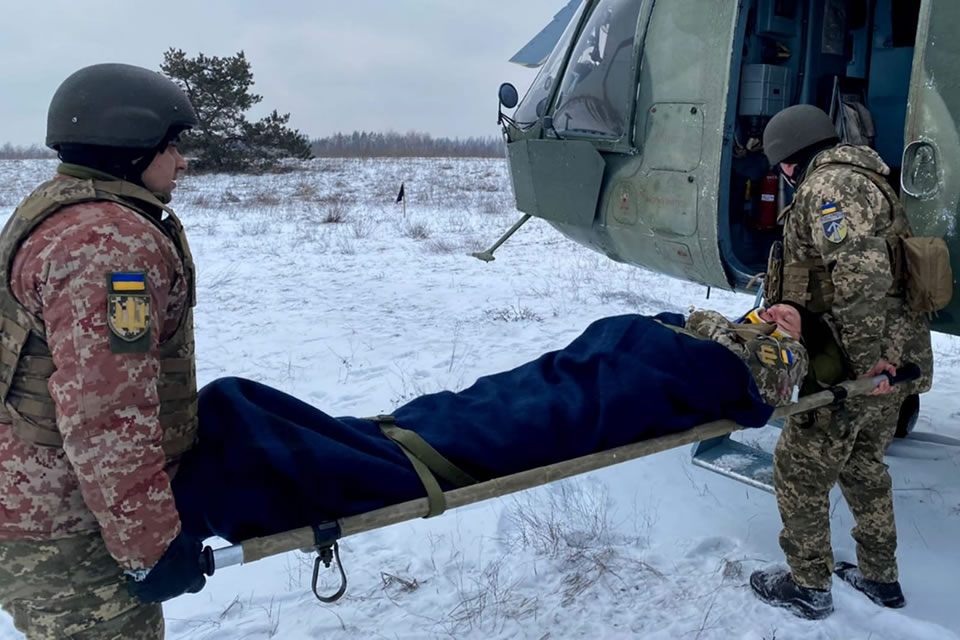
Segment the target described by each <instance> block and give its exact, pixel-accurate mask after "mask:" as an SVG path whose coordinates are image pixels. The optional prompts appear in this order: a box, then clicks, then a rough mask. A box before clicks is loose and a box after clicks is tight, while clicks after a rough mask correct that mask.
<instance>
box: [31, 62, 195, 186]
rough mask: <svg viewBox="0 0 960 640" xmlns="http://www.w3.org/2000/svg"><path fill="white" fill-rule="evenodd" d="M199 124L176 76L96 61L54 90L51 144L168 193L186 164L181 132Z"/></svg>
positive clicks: (64, 154) (78, 160)
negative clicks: (179, 146)
mask: <svg viewBox="0 0 960 640" xmlns="http://www.w3.org/2000/svg"><path fill="white" fill-rule="evenodd" d="M196 125H197V116H196V113H195V112H194V110H193V106H192V105H191V104H190V100H188V99H187V96H186V95H185V94H184V93H183V91H182V90H181V89H180V87H178V86H177V85H176V84H175V83H174V82H173V81H172V80H170V79H168V78H166V77H165V76H163V75H162V74H160V73H158V72H156V71H151V70H149V69H144V68H142V67H135V66H132V65H128V64H112V63H111V64H97V65H93V66H90V67H85V68H83V69H80V70H79V71H77V72H75V73H73V74H72V75H70V76H69V77H68V78H67V79H66V80H64V81H63V83H62V84H61V85H60V87H59V88H58V89H57V91H56V93H55V94H54V95H53V99H52V100H51V101H50V109H49V111H48V112H47V140H46V144H47V146H48V147H50V148H51V149H55V150H56V151H57V153H58V155H59V156H60V159H61V160H63V161H64V162H69V163H72V164H79V165H83V166H85V167H89V168H91V169H96V170H99V171H103V172H105V173H108V174H110V175H112V176H114V177H116V178H119V179H121V180H126V181H128V182H132V183H134V184H137V185H140V186H142V187H145V188H147V189H148V190H150V191H152V192H154V193H156V194H157V195H158V196H161V199H164V198H166V199H169V198H170V195H171V193H172V192H173V189H174V188H175V187H176V178H177V175H178V174H179V173H180V172H181V171H183V170H185V169H186V168H187V163H186V161H184V159H183V157H182V156H181V155H180V152H179V151H178V150H177V142H178V140H179V136H180V134H181V133H182V132H183V131H186V130H188V129H191V128H193V127H195V126H196Z"/></svg>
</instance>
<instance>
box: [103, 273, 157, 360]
mask: <svg viewBox="0 0 960 640" xmlns="http://www.w3.org/2000/svg"><path fill="white" fill-rule="evenodd" d="M107 326H109V327H110V350H111V351H112V352H113V353H136V352H144V351H148V350H149V349H150V294H149V292H148V291H147V275H146V273H144V272H142V271H113V272H110V273H108V274H107Z"/></svg>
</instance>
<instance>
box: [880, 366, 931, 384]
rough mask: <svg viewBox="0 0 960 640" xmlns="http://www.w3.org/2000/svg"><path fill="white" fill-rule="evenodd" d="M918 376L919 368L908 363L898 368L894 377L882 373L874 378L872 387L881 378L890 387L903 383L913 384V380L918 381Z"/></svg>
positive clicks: (919, 373)
mask: <svg viewBox="0 0 960 640" xmlns="http://www.w3.org/2000/svg"><path fill="white" fill-rule="evenodd" d="M920 375H921V371H920V366H919V365H917V364H915V363H913V362H910V363H907V364H905V365H903V366H902V367H898V368H897V375H895V376H892V375H890V374H889V373H887V372H884V373H882V374H880V375H879V376H876V377H875V378H874V379H873V380H874V385H877V384H879V383H880V381H881V380H882V379H883V378H886V379H887V381H888V382H889V383H890V385H891V386H892V385H897V384H903V383H904V382H913V381H914V380H918V379H919V378H920Z"/></svg>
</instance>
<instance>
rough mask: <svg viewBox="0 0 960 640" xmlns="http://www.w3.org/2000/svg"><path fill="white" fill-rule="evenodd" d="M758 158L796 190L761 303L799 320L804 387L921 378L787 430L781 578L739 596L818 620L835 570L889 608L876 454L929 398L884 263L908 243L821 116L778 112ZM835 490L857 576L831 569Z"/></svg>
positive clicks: (911, 320) (900, 294)
mask: <svg viewBox="0 0 960 640" xmlns="http://www.w3.org/2000/svg"><path fill="white" fill-rule="evenodd" d="M764 150H765V153H766V154H767V157H768V159H769V160H770V163H771V164H772V165H779V166H780V169H781V171H782V173H783V175H784V176H785V177H786V178H787V180H788V181H789V182H790V183H791V184H792V185H794V187H795V188H796V192H795V195H794V199H793V203H792V204H791V206H790V207H788V208H787V209H786V210H785V212H784V219H783V224H784V229H783V234H784V238H783V243H782V247H779V246H776V245H775V247H774V250H773V251H772V252H771V266H770V268H769V269H768V273H767V277H766V282H765V287H766V291H765V296H766V298H767V300H768V302H785V303H789V304H792V305H795V306H796V307H797V308H798V309H800V310H802V311H803V313H804V314H805V316H806V317H805V320H804V327H805V329H804V332H803V337H804V341H805V345H806V347H807V349H808V351H809V352H810V356H811V363H812V364H811V369H812V371H813V374H814V376H813V378H814V379H813V380H812V386H814V387H815V386H816V385H817V384H832V383H835V382H838V381H840V380H842V379H845V378H857V377H864V376H872V375H876V374H879V373H881V372H883V371H887V372H891V373H894V372H895V367H896V366H897V365H900V364H903V363H906V362H914V363H917V364H918V365H919V366H920V368H921V371H922V372H923V376H922V378H921V380H919V381H918V382H917V383H915V384H913V385H911V386H909V387H907V388H906V389H905V390H901V389H899V388H898V389H896V390H893V389H891V388H890V387H889V386H888V385H887V384H886V383H883V384H882V385H880V387H878V389H877V390H875V392H874V395H871V396H867V397H863V398H856V399H851V400H848V401H847V402H846V403H845V404H844V406H842V407H840V408H823V409H818V410H816V411H814V412H812V413H811V414H808V415H802V416H795V417H792V418H790V419H789V420H788V421H787V424H786V425H785V427H784V429H783V432H782V434H781V436H780V440H779V442H778V443H777V447H776V450H775V453H774V484H775V488H776V495H777V505H778V507H779V509H780V515H781V518H782V520H783V529H782V532H781V534H780V546H781V547H782V548H783V551H784V554H785V555H786V559H787V563H788V564H789V566H790V570H791V571H790V572H786V571H784V570H778V569H771V570H763V571H758V572H756V573H754V574H753V576H751V580H750V582H751V586H752V587H753V590H754V592H755V593H756V594H757V595H758V596H759V597H760V598H761V599H762V600H764V601H766V602H768V603H770V604H774V605H776V606H782V607H786V608H788V609H790V610H792V611H793V612H794V613H796V614H797V615H800V616H804V617H808V618H822V617H825V616H827V615H829V614H830V612H831V611H832V610H833V601H832V598H831V595H830V586H831V572H834V570H835V569H836V573H837V575H838V576H839V577H841V578H843V579H844V580H846V581H848V582H850V583H851V584H852V585H853V586H854V587H856V588H857V589H859V590H860V591H862V592H863V593H865V594H866V595H867V596H868V597H870V598H871V599H872V600H873V601H875V602H877V603H878V604H881V605H883V606H888V607H900V606H903V604H904V598H903V593H902V591H901V589H900V584H899V582H898V576H897V562H896V553H895V552H896V546H897V534H896V526H895V522H894V515H893V498H892V491H891V481H890V475H889V474H888V472H887V467H886V465H885V464H884V462H883V454H884V450H885V449H886V447H887V446H888V445H889V443H890V441H891V440H892V438H893V435H894V433H895V430H896V425H897V417H898V413H899V407H900V404H901V402H902V400H903V398H904V396H905V394H906V393H918V392H922V391H926V390H927V389H929V386H930V382H931V378H932V375H933V356H932V351H931V346H930V332H929V328H928V326H927V323H926V320H925V318H924V317H923V315H922V314H919V313H915V312H913V311H911V310H910V309H909V307H908V306H907V303H906V300H905V296H904V282H903V281H902V280H901V279H900V278H899V277H898V274H899V270H898V268H897V265H896V264H895V263H896V247H897V246H898V237H909V236H910V234H911V230H910V225H909V222H908V221H907V218H906V215H905V213H904V210H903V207H902V206H901V205H900V203H899V200H898V199H897V196H896V193H895V192H893V191H892V188H891V187H890V186H889V184H887V182H886V181H885V176H886V175H888V174H889V168H888V167H887V166H886V165H885V164H884V162H883V161H882V160H881V159H880V157H879V156H878V155H877V154H876V152H874V151H873V150H872V149H870V148H868V147H856V146H850V145H841V144H838V138H837V135H836V131H835V129H834V127H833V123H832V122H831V120H830V118H829V117H828V116H827V115H826V114H825V113H824V112H823V111H821V110H820V109H817V108H816V107H813V106H810V105H798V106H794V107H790V108H788V109H786V110H784V111H782V112H781V113H779V114H778V115H777V116H775V117H774V118H773V119H772V120H771V121H770V123H769V124H768V126H767V128H766V130H765V132H764ZM781 251H782V255H781ZM807 318H809V319H811V320H812V322H810V321H808V320H807ZM808 325H809V327H810V329H811V331H809V332H808V330H807V326H808ZM817 327H819V328H820V329H821V331H819V333H818V334H815V333H813V331H812V330H813V329H814V328H817ZM824 336H827V337H826V338H824ZM831 349H832V351H831ZM831 354H834V355H833V356H831ZM811 390H813V389H811ZM837 483H839V484H840V488H841V490H842V491H843V495H844V497H845V498H846V500H847V503H848V504H849V506H850V510H851V511H852V513H853V515H854V518H855V520H856V526H855V527H854V528H853V537H854V539H855V540H856V542H857V559H858V562H859V567H857V566H855V565H851V564H849V563H842V564H840V565H838V566H837V567H836V568H835V567H834V561H833V553H832V550H831V546H830V514H829V508H830V501H829V493H830V490H831V488H832V487H833V485H834V484H837Z"/></svg>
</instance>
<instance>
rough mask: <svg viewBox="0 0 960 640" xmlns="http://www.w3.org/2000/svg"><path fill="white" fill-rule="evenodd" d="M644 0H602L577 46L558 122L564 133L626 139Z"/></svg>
mask: <svg viewBox="0 0 960 640" xmlns="http://www.w3.org/2000/svg"><path fill="white" fill-rule="evenodd" d="M641 2H642V0H601V2H599V3H598V4H597V7H596V9H594V11H593V14H592V15H591V16H590V19H589V20H588V22H587V24H586V26H585V27H584V29H583V31H582V32H581V33H580V39H579V40H578V41H577V44H576V46H575V48H574V50H573V54H572V55H571V57H570V62H569V63H568V64H567V70H566V72H565V73H564V75H563V83H562V84H561V86H560V93H559V94H558V97H557V109H556V112H555V113H554V116H553V126H554V128H555V129H556V130H557V132H558V133H560V134H561V135H562V134H564V133H567V134H574V135H584V136H597V137H603V138H614V139H616V138H620V137H621V136H623V133H624V131H625V130H626V125H627V117H628V116H629V111H630V103H631V98H632V96H633V92H634V87H635V83H634V82H633V78H632V77H631V69H632V68H633V39H634V36H635V35H636V31H637V18H638V16H639V14H640V4H641Z"/></svg>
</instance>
